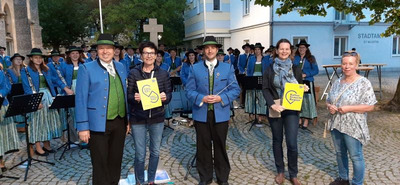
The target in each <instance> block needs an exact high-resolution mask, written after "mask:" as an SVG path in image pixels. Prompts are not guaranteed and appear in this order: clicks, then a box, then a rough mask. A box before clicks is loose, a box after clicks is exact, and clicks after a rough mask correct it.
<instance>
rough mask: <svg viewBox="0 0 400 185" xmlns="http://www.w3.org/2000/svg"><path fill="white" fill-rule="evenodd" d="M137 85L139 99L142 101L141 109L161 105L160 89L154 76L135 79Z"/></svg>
mask: <svg viewBox="0 0 400 185" xmlns="http://www.w3.org/2000/svg"><path fill="white" fill-rule="evenodd" d="M136 83H137V86H138V90H139V94H140V101H141V102H142V106H143V110H149V109H152V108H156V107H160V106H162V103H161V97H160V90H159V89H158V83H157V79H156V78H149V79H147V80H140V81H137V82H136Z"/></svg>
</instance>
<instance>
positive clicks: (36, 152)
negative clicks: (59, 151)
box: [35, 150, 49, 156]
mask: <svg viewBox="0 0 400 185" xmlns="http://www.w3.org/2000/svg"><path fill="white" fill-rule="evenodd" d="M35 154H36V155H38V156H48V155H49V153H47V152H46V151H44V153H42V154H41V153H39V152H38V151H37V150H35Z"/></svg>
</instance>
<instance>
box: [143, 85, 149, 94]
mask: <svg viewBox="0 0 400 185" xmlns="http://www.w3.org/2000/svg"><path fill="white" fill-rule="evenodd" d="M142 92H143V94H144V95H146V96H150V93H151V87H150V85H144V86H143V88H142Z"/></svg>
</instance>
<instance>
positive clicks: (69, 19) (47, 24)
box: [38, 0, 90, 49]
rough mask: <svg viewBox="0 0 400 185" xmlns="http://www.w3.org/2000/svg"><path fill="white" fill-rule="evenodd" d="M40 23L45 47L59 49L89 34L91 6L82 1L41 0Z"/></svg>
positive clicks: (39, 3)
mask: <svg viewBox="0 0 400 185" xmlns="http://www.w3.org/2000/svg"><path fill="white" fill-rule="evenodd" d="M38 5H39V22H40V26H42V28H43V30H42V38H43V44H44V46H50V47H52V48H54V49H59V47H60V46H69V45H71V44H72V43H74V42H76V41H79V40H80V39H81V38H85V37H86V36H87V35H88V34H89V26H90V23H89V21H88V18H87V17H88V14H89V12H90V10H89V6H88V4H87V3H85V1H80V0H40V1H39V2H38Z"/></svg>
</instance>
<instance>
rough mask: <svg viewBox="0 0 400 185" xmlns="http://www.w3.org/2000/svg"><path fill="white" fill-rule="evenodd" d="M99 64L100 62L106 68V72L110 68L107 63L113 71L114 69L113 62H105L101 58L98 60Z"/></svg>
mask: <svg viewBox="0 0 400 185" xmlns="http://www.w3.org/2000/svg"><path fill="white" fill-rule="evenodd" d="M99 60H100V59H99ZM100 64H101V65H102V66H103V67H104V68H106V69H107V72H108V73H110V68H108V64H111V68H112V69H113V70H114V71H115V69H114V64H113V62H112V61H111V62H110V63H106V62H103V61H102V60H100Z"/></svg>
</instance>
